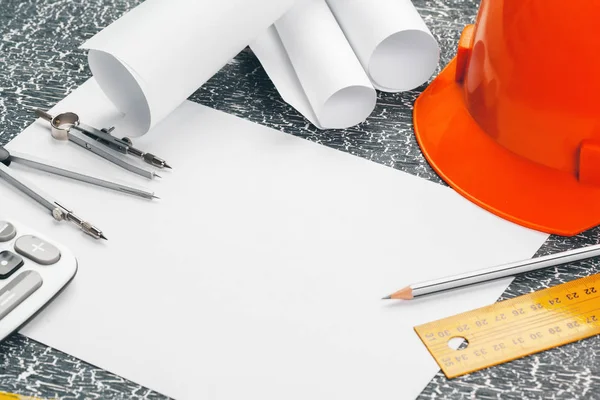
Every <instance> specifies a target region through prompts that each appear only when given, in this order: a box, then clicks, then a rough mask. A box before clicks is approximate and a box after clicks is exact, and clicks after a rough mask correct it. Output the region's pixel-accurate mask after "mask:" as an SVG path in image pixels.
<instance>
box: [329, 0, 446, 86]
mask: <svg viewBox="0 0 600 400" xmlns="http://www.w3.org/2000/svg"><path fill="white" fill-rule="evenodd" d="M327 3H328V4H329V6H330V7H331V10H332V12H333V14H334V15H335V17H336V19H337V21H338V23H339V25H340V26H341V28H342V30H343V31H344V33H345V35H346V37H347V38H348V41H349V42H350V43H351V44H352V47H353V49H354V52H355V53H356V55H357V56H358V58H359V59H360V61H361V63H362V65H363V67H364V69H365V71H367V73H368V74H369V77H370V78H371V81H372V82H373V85H374V86H375V87H376V88H377V89H379V90H382V91H385V92H401V91H406V90H411V89H414V88H416V87H418V86H420V85H422V84H424V83H425V82H427V80H428V79H429V78H430V77H431V75H432V74H433V73H434V72H435V69H436V68H437V66H438V62H439V55H440V48H439V46H438V43H437V41H436V39H435V38H434V37H433V35H432V34H431V32H430V31H429V28H428V27H427V25H426V24H425V22H424V21H423V19H422V18H421V16H420V15H419V12H418V11H417V10H416V9H415V7H414V5H413V3H412V1H411V0H377V1H373V0H327Z"/></svg>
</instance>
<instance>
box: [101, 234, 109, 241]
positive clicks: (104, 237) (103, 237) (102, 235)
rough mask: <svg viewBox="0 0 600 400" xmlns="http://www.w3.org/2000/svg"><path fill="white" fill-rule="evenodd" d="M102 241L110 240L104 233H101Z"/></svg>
mask: <svg viewBox="0 0 600 400" xmlns="http://www.w3.org/2000/svg"><path fill="white" fill-rule="evenodd" d="M100 239H104V240H108V239H107V238H106V236H104V233H101V234H100Z"/></svg>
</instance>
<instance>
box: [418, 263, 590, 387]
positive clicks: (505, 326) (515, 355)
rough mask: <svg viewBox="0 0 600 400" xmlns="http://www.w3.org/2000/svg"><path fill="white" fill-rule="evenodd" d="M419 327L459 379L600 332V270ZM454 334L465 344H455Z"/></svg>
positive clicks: (443, 363) (432, 350) (449, 374)
mask: <svg viewBox="0 0 600 400" xmlns="http://www.w3.org/2000/svg"><path fill="white" fill-rule="evenodd" d="M414 329H415V331H416V333H417V335H418V336H419V337H420V338H421V340H422V341H423V343H424V344H425V346H426V347H427V349H428V350H429V352H430V353H431V355H432V356H433V358H434V359H435V360H436V362H437V363H438V365H439V366H440V368H441V369H442V371H443V372H444V374H445V375H446V377H448V378H449V379H451V378H455V377H457V376H461V375H465V374H468V373H471V372H474V371H478V370H481V369H485V368H488V367H491V366H494V365H499V364H502V363H505V362H508V361H512V360H516V359H519V358H522V357H525V356H528V355H531V354H535V353H539V352H541V351H544V350H548V349H551V348H555V347H558V346H562V345H565V344H567V343H573V342H576V341H578V340H581V339H585V338H588V337H591V336H595V335H597V334H599V333H600V275H598V274H596V275H592V276H588V277H586V278H580V279H577V280H574V281H571V282H568V283H564V284H561V285H558V286H554V287H551V288H548V289H544V290H540V291H538V292H533V293H529V294H526V295H523V296H519V297H515V298H513V299H510V300H504V301H500V302H498V303H495V304H492V305H489V306H486V307H482V308H478V309H476V310H472V311H468V312H465V313H461V314H458V315H455V316H452V317H449V318H444V319H440V320H437V321H434V322H430V323H427V324H423V325H420V326H416V327H415V328H414ZM452 338H456V339H454V340H455V341H456V340H458V342H459V343H461V342H462V345H461V346H454V347H453V348H451V347H449V346H448V341H449V340H450V339H452ZM464 339H466V340H464ZM456 347H458V349H456Z"/></svg>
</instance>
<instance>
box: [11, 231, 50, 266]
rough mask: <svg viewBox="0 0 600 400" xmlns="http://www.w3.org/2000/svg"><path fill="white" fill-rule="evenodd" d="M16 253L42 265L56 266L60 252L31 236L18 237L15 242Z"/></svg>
mask: <svg viewBox="0 0 600 400" xmlns="http://www.w3.org/2000/svg"><path fill="white" fill-rule="evenodd" d="M15 250H16V251H17V253H19V254H21V255H22V256H25V257H27V258H29V259H30V260H32V261H35V262H36V263H38V264H42V265H52V264H56V263H57V262H58V260H60V251H59V250H58V249H57V248H56V247H54V246H53V245H51V244H50V243H48V242H46V241H44V240H42V239H40V238H38V237H37V236H33V235H24V236H20V237H19V238H18V239H17V241H16V242H15Z"/></svg>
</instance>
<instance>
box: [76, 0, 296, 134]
mask: <svg viewBox="0 0 600 400" xmlns="http://www.w3.org/2000/svg"><path fill="white" fill-rule="evenodd" d="M295 1H299V2H302V1H303V0H219V1H211V0H169V1H164V0H146V1H144V2H143V3H142V4H140V5H139V6H137V7H135V8H134V9H133V10H131V11H129V12H128V13H126V14H125V15H124V16H122V17H121V18H120V19H118V20H117V21H115V22H114V23H112V24H111V25H109V26H108V27H107V28H105V29H103V30H102V31H101V32H99V33H98V34H96V35H95V36H94V37H92V38H91V39H90V40H88V41H87V42H86V43H85V44H84V45H83V48H85V49H90V52H89V66H90V69H91V71H92V73H93V74H94V77H95V78H96V80H97V81H98V83H99V84H100V86H101V87H102V89H103V90H104V92H105V94H106V95H107V96H108V97H109V98H110V99H111V100H112V101H113V102H114V104H115V105H116V106H117V108H118V109H119V110H120V111H121V112H123V113H125V114H126V119H127V125H128V130H129V131H130V132H131V133H130V136H139V135H141V134H144V133H146V132H147V131H148V130H149V129H150V128H152V127H153V126H155V125H156V124H157V123H158V122H160V121H161V120H163V119H164V118H165V117H166V116H167V115H169V114H170V113H171V112H172V111H173V110H174V109H175V108H176V107H177V106H179V105H180V104H181V103H182V102H183V101H184V100H185V99H187V98H188V97H189V96H190V95H191V94H192V93H193V92H194V91H196V90H197V89H198V88H199V87H200V86H202V85H203V84H204V83H205V82H206V81H207V80H208V79H210V78H211V77H212V76H213V75H214V74H215V73H216V72H217V71H219V70H220V69H221V67H223V66H224V65H225V64H226V63H227V62H228V61H229V60H231V59H232V58H233V57H234V56H235V55H236V54H237V53H239V52H240V51H241V50H243V49H244V47H246V46H247V45H248V44H249V43H250V42H251V41H253V40H254V39H255V38H256V37H257V36H258V35H259V34H261V33H262V32H264V31H265V30H266V29H267V28H268V27H269V26H270V25H271V24H273V22H275V21H276V20H277V19H278V18H280V17H281V16H282V15H283V14H284V13H285V12H286V11H287V10H288V9H289V8H291V6H292V5H293V3H294V2H295Z"/></svg>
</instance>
